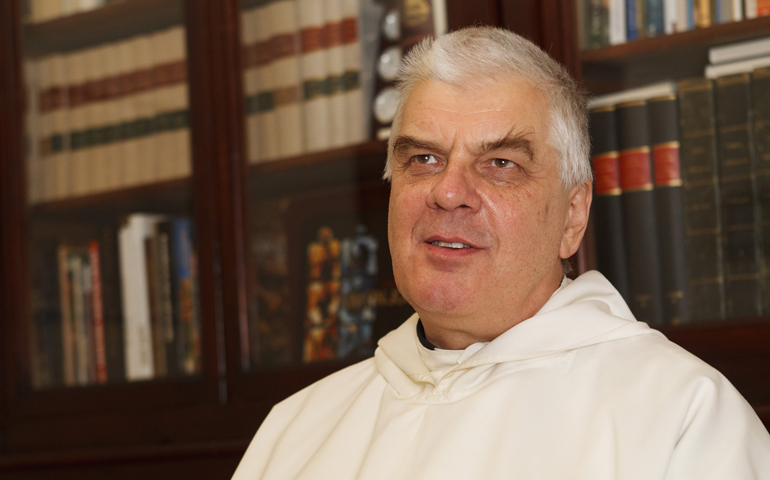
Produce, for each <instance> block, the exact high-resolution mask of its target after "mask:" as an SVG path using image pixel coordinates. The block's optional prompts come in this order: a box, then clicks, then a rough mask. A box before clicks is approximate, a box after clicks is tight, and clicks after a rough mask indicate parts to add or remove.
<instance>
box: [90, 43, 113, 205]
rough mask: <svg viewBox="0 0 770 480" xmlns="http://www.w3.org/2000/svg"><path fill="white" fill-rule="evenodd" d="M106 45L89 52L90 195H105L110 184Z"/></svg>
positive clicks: (91, 49)
mask: <svg viewBox="0 0 770 480" xmlns="http://www.w3.org/2000/svg"><path fill="white" fill-rule="evenodd" d="M106 48H107V47H106V46H105V45H99V46H96V47H93V48H90V49H88V50H86V52H87V53H86V85H87V87H86V89H87V91H88V101H87V102H86V117H87V118H88V172H89V178H88V180H89V183H88V187H87V193H95V192H102V191H104V190H106V189H107V185H108V184H109V177H110V172H109V166H108V165H107V146H106V144H105V142H104V134H103V131H104V130H103V129H104V127H105V126H106V125H107V118H106V117H107V112H106V108H105V107H106V103H105V101H104V88H103V87H104V81H103V80H104V78H105V73H104V71H105V68H104V57H105V55H106V52H105V49H106Z"/></svg>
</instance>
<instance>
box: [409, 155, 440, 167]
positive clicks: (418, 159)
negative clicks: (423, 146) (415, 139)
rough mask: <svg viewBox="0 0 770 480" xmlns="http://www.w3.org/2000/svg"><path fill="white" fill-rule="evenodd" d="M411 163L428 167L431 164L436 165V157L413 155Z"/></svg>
mask: <svg viewBox="0 0 770 480" xmlns="http://www.w3.org/2000/svg"><path fill="white" fill-rule="evenodd" d="M412 161H413V162H415V163H419V164H420V165H429V164H432V163H437V161H436V157H434V156H433V155H428V154H423V155H415V156H413V157H412Z"/></svg>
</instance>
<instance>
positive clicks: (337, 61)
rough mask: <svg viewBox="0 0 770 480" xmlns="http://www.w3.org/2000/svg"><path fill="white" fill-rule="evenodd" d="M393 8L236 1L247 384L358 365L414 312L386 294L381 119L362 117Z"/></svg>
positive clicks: (330, 1) (393, 44)
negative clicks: (260, 374)
mask: <svg viewBox="0 0 770 480" xmlns="http://www.w3.org/2000/svg"><path fill="white" fill-rule="evenodd" d="M396 3H397V2H395V1H382V2H368V1H364V2H362V1H359V0H274V1H246V2H244V10H243V12H242V20H241V22H242V23H241V27H242V28H241V34H242V43H243V58H244V61H243V64H244V90H245V96H246V102H247V122H246V124H247V125H246V133H247V135H246V136H247V152H248V160H249V163H250V164H251V166H250V178H249V188H250V199H249V200H250V202H249V215H250V218H249V239H248V245H249V247H250V248H249V254H250V259H249V265H248V272H249V298H250V312H249V322H248V325H247V326H246V328H243V329H241V331H242V332H248V341H247V342H243V345H244V346H243V348H242V352H241V353H242V356H241V359H242V364H243V367H244V370H246V371H263V370H265V369H273V368H279V367H281V368H286V367H294V368H299V367H306V366H314V365H320V364H326V365H328V364H332V365H334V364H338V365H340V366H342V365H344V364H346V363H349V362H353V361H357V360H361V359H363V358H366V357H368V356H371V355H372V354H373V352H374V348H375V346H376V342H377V340H378V339H379V338H380V337H381V336H382V335H384V334H385V333H387V332H388V331H389V330H391V329H393V328H395V327H396V326H397V325H399V324H400V323H401V322H403V321H404V320H405V319H406V318H407V317H408V316H409V315H410V314H411V312H412V310H411V307H410V306H409V305H408V304H407V303H406V302H405V300H404V299H403V298H402V297H401V295H400V294H399V292H398V290H397V289H396V286H395V282H394V281H393V273H392V269H391V262H390V254H389V249H388V241H387V205H388V187H387V185H385V184H383V182H382V181H381V180H380V179H379V177H380V176H381V174H382V169H383V168H384V162H385V151H386V147H385V143H384V142H383V141H382V138H380V140H377V139H376V137H377V136H378V133H379V130H382V129H384V134H385V135H384V138H387V132H388V131H389V123H390V118H384V117H387V115H384V116H383V118H382V119H381V121H379V120H380V119H376V118H375V117H374V116H373V115H372V111H373V108H374V105H375V104H376V100H375V99H376V98H377V97H378V95H379V93H380V92H381V91H383V90H386V89H387V88H388V87H389V86H391V84H392V83H391V82H392V79H393V77H392V74H391V73H392V70H393V67H396V68H397V66H398V65H397V63H398V62H399V61H400V49H399V41H400V38H399V30H398V15H397V14H391V15H386V14H387V13H389V12H392V11H394V6H395V4H396ZM394 26H395V27H396V28H393V27H394ZM383 28H386V31H385V32H384V31H383ZM394 48H395V49H396V50H398V52H397V55H396V54H395V53H394V51H393V49H394ZM386 51H388V52H389V53H388V54H386ZM388 55H389V56H388ZM381 57H382V58H384V60H383V61H380V62H379V63H383V65H382V66H381V67H380V70H382V71H381V72H380V73H378V68H377V63H378V59H379V58H381ZM388 60H389V61H390V63H388ZM380 103H382V100H380ZM385 107H390V105H385ZM386 109H387V108H386ZM391 116H392V114H391Z"/></svg>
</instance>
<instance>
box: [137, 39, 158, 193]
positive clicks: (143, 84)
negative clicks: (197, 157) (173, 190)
mask: <svg viewBox="0 0 770 480" xmlns="http://www.w3.org/2000/svg"><path fill="white" fill-rule="evenodd" d="M131 49H132V51H133V59H134V65H133V67H134V70H133V72H132V75H133V77H134V78H133V81H132V83H133V86H134V90H133V95H132V97H131V98H132V100H133V104H134V113H135V114H136V120H134V122H133V124H132V125H131V127H132V128H131V130H132V132H131V133H132V138H134V139H135V140H136V150H137V152H136V153H137V154H138V155H137V157H136V162H137V170H138V174H139V183H141V184H146V183H152V182H154V181H156V180H157V179H158V168H159V164H160V162H158V160H157V151H156V138H155V115H156V113H157V112H156V105H155V100H156V98H155V92H154V88H155V86H154V84H153V81H154V68H153V67H154V58H153V52H152V50H153V49H152V37H151V36H149V35H143V36H140V37H136V38H135V39H134V40H132V41H131Z"/></svg>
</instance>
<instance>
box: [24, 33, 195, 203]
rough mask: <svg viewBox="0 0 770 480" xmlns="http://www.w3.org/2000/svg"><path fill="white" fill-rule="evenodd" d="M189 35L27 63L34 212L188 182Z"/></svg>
mask: <svg viewBox="0 0 770 480" xmlns="http://www.w3.org/2000/svg"><path fill="white" fill-rule="evenodd" d="M185 43H186V42H185V31H184V28H183V27H174V28H170V29H167V30H162V31H158V32H155V33H153V34H149V35H141V36H137V37H133V38H128V39H125V40H122V41H118V42H114V43H106V44H101V45H97V46H94V47H91V48H87V49H83V50H76V51H72V52H69V53H59V54H55V55H50V56H46V57H42V58H39V59H30V60H27V61H26V63H25V77H26V85H27V108H26V129H27V135H28V142H27V144H28V149H27V154H28V162H27V164H28V176H29V198H30V201H31V202H32V203H36V202H41V201H49V200H55V199H62V198H67V197H72V196H78V195H86V194H91V193H96V192H100V191H105V190H111V189H115V188H122V187H128V186H134V185H140V184H145V183H152V182H157V181H162V180H168V179H172V178H178V177H184V176H187V175H189V174H190V165H191V161H190V130H189V121H188V109H189V103H188V102H189V100H188V88H187V62H186V53H185Z"/></svg>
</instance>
